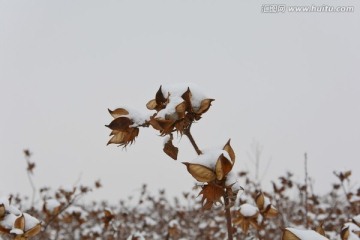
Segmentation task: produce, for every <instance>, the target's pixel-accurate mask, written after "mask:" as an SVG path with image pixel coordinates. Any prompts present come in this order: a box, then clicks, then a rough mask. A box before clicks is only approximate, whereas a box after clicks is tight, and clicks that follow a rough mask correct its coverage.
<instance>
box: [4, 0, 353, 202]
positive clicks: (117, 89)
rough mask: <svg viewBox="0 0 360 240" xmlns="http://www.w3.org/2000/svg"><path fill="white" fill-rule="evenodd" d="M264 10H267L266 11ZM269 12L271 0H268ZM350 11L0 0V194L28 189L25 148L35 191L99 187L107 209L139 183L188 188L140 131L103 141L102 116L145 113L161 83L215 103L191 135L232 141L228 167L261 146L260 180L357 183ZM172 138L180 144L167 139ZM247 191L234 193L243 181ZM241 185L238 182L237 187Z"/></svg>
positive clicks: (206, 142) (152, 137)
mask: <svg viewBox="0 0 360 240" xmlns="http://www.w3.org/2000/svg"><path fill="white" fill-rule="evenodd" d="M266 3H272V2H268V1H267V2H266ZM274 3H279V2H278V1H276V2H274ZM284 3H286V4H288V6H289V5H290V4H291V5H301V6H306V5H319V6H321V5H323V4H325V3H326V4H328V5H331V6H338V5H339V3H341V5H342V6H354V9H355V10H354V12H352V13H324V12H323V13H290V12H287V11H286V12H284V13H262V11H261V9H262V6H263V4H264V1H246V2H245V1H238V0H237V1H219V0H218V1H213V0H206V1H201V0H196V1H195V0H183V1H179V0H177V1H165V0H163V1H148V0H146V1H145V0H143V1H124V0H116V1H93V0H86V1H85V0H78V1H48V0H43V1H39V0H34V1H18V0H11V1H10V0H8V1H4V0H0V82H1V85H0V108H1V124H0V161H1V169H2V171H1V181H0V195H5V194H8V193H9V192H12V193H16V192H21V193H23V194H30V192H31V191H30V188H29V182H28V181H27V178H26V174H25V168H26V163H25V160H24V158H23V153H22V150H23V149H25V148H29V149H30V150H31V151H32V152H33V153H34V155H33V158H32V160H33V161H35V162H36V164H37V167H36V169H35V175H34V181H35V184H36V186H37V187H41V186H44V185H47V186H51V187H53V188H57V187H59V186H68V185H71V184H74V183H75V182H76V181H77V180H78V179H79V178H80V182H81V183H83V184H92V183H93V182H94V181H95V180H97V179H101V182H102V183H103V185H104V187H103V188H102V189H100V190H98V191H97V192H96V193H94V194H92V195H91V198H95V199H109V200H111V201H115V200H118V199H120V198H125V197H126V196H127V195H130V194H137V193H138V190H139V188H140V186H141V184H142V183H148V184H149V185H150V189H152V190H157V189H162V188H165V189H167V190H168V192H169V193H170V194H171V195H178V194H181V192H183V191H191V188H192V186H193V184H194V179H193V178H192V177H191V176H190V174H189V173H188V172H187V171H186V169H185V167H184V166H183V165H182V164H180V162H181V161H188V160H190V159H193V158H195V157H196V154H195V151H194V150H193V149H192V148H191V146H190V144H189V142H188V140H187V139H186V138H183V139H181V141H180V143H179V146H180V154H179V160H178V161H174V160H171V159H170V158H169V157H167V156H166V155H165V154H164V153H163V152H162V142H163V140H162V139H161V137H159V136H157V133H156V132H155V131H153V130H152V129H141V130H140V135H139V138H138V139H137V141H136V144H135V145H133V146H131V147H129V148H128V149H127V150H126V151H124V150H122V149H121V148H118V147H116V146H114V145H112V146H106V143H107V141H108V139H109V138H108V134H109V130H108V129H107V128H105V127H104V125H105V124H108V123H109V122H110V121H111V116H110V115H109V114H108V112H107V108H111V109H114V108H116V107H118V106H122V105H127V106H130V107H134V108H138V109H140V110H145V104H146V103H147V101H148V100H150V99H152V98H153V97H154V95H155V92H156V91H157V89H158V88H159V86H160V85H161V84H163V83H179V82H193V83H196V84H197V85H199V86H200V87H201V88H202V89H203V91H204V92H205V93H206V94H207V95H208V96H209V97H211V98H214V99H216V100H215V102H214V103H213V106H212V108H211V109H210V110H209V112H207V113H206V114H205V115H204V116H203V119H201V121H200V122H199V123H198V124H196V125H194V126H193V134H194V137H195V138H196V140H197V141H198V144H199V146H200V147H201V148H208V147H211V146H218V145H223V144H224V143H225V142H226V141H227V139H228V138H231V139H232V145H233V148H234V149H235V152H236V156H237V162H236V166H235V168H236V169H238V170H239V171H240V170H249V171H250V172H251V174H254V167H253V165H252V163H251V161H250V160H249V157H248V153H249V152H251V144H252V143H253V142H254V141H257V142H259V143H260V144H261V145H263V152H262V161H261V164H262V165H261V169H260V172H261V173H262V172H263V171H264V169H265V166H266V164H267V162H268V161H269V160H271V162H270V165H269V167H268V169H267V171H266V175H265V178H264V179H263V182H262V184H263V185H264V186H268V183H269V181H270V180H271V179H274V178H276V177H278V176H279V175H280V174H283V173H285V171H287V170H289V171H292V172H294V173H295V178H296V179H298V180H300V181H302V180H303V178H304V170H303V169H304V165H303V158H304V157H303V156H304V152H307V153H308V158H309V160H308V168H309V174H310V175H311V177H313V178H314V179H315V191H323V192H326V191H327V190H329V189H330V183H332V182H335V181H336V179H335V177H334V176H333V174H332V171H333V170H346V169H351V170H353V180H354V183H357V186H359V182H360V177H359V171H360V170H359V169H360V151H359V149H360V148H359V144H360V126H359V123H360V81H359V76H360V68H359V63H360V46H359V42H360V12H359V11H360V4H359V2H358V1H341V2H339V1H326V2H325V1H284ZM176 143H177V142H176ZM241 184H242V185H243V186H244V184H243V183H241ZM244 187H246V186H244Z"/></svg>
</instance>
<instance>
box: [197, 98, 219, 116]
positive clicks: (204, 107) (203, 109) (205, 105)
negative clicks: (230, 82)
mask: <svg viewBox="0 0 360 240" xmlns="http://www.w3.org/2000/svg"><path fill="white" fill-rule="evenodd" d="M214 100H215V99H209V98H207V99H204V100H202V101H201V105H200V108H199V109H198V110H196V111H194V112H195V113H196V114H203V113H205V112H207V110H209V108H210V106H211V102H212V101H214Z"/></svg>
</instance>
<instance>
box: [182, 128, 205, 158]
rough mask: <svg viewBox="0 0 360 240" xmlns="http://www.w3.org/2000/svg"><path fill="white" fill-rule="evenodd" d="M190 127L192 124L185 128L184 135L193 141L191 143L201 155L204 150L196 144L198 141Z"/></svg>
mask: <svg viewBox="0 0 360 240" xmlns="http://www.w3.org/2000/svg"><path fill="white" fill-rule="evenodd" d="M190 127H191V125H190V126H189V127H188V128H186V129H185V130H184V135H185V136H187V137H188V138H189V140H190V142H191V145H192V146H193V147H194V149H195V151H196V153H197V155H201V154H202V152H201V150H200V148H199V147H198V145H197V144H196V142H195V140H194V138H193V136H192V134H191V132H190Z"/></svg>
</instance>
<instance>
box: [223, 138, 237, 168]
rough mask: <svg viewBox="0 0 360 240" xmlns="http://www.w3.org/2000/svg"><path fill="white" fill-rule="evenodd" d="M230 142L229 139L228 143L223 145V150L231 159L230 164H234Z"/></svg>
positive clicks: (233, 153)
mask: <svg viewBox="0 0 360 240" xmlns="http://www.w3.org/2000/svg"><path fill="white" fill-rule="evenodd" d="M230 140H231V139H229V141H228V142H227V143H226V144H225V146H224V148H223V150H225V151H226V152H227V153H228V154H229V156H230V159H231V161H232V163H233V164H234V163H235V152H234V150H233V148H232V147H231V145H230Z"/></svg>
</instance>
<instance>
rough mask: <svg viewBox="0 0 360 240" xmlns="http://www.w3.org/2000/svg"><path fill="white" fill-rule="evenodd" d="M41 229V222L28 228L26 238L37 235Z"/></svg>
mask: <svg viewBox="0 0 360 240" xmlns="http://www.w3.org/2000/svg"><path fill="white" fill-rule="evenodd" d="M40 231H41V224H40V223H38V224H36V225H35V226H34V227H33V228H31V229H29V230H27V231H26V232H25V234H24V237H25V239H26V238H29V237H33V236H35V235H37V234H38V233H39V232H40Z"/></svg>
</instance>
